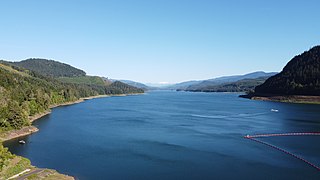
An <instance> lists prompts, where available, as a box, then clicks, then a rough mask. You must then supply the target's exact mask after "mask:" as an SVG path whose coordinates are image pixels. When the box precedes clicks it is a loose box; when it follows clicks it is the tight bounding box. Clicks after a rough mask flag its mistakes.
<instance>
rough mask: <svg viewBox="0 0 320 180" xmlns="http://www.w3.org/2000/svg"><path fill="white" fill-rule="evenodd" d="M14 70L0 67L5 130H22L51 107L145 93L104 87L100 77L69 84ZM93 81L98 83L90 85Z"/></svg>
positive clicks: (117, 84) (0, 118)
mask: <svg viewBox="0 0 320 180" xmlns="http://www.w3.org/2000/svg"><path fill="white" fill-rule="evenodd" d="M13 68H16V67H10V66H6V65H4V64H0V128H1V129H2V130H10V129H19V128H21V127H23V126H26V125H29V120H28V119H29V116H33V115H36V114H39V113H42V112H44V111H46V110H48V109H49V107H50V106H51V105H57V104H62V103H66V102H72V101H76V100H78V99H79V98H83V97H89V96H96V95H104V94H127V93H142V92H143V90H142V89H138V88H135V87H132V86H129V85H127V84H124V83H121V82H114V83H112V84H109V85H105V84H103V80H102V79H101V78H99V77H87V76H85V77H79V78H75V79H77V80H80V81H78V82H76V83H74V82H73V83H69V82H61V81H59V80H57V79H54V78H52V77H48V76H43V75H41V74H37V73H34V72H32V71H27V70H25V69H21V68H16V69H13ZM18 70H19V71H18ZM17 71H18V72H17ZM20 71H21V72H23V74H21V73H20ZM98 78H99V83H98ZM70 79H72V78H70ZM90 80H96V81H93V82H92V83H88V82H89V81H90ZM101 81H102V82H101Z"/></svg>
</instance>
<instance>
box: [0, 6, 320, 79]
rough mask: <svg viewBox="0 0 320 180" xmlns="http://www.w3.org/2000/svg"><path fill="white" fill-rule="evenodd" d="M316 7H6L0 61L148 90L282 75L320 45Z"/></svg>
mask: <svg viewBox="0 0 320 180" xmlns="http://www.w3.org/2000/svg"><path fill="white" fill-rule="evenodd" d="M319 7H320V1H319V0H299V1H298V0H242V1H239V0H233V1H227V0H220V1H215V0H144V1H142V0H101V1H94V0H86V1H85V0H53V1H44V0H28V1H26V0H7V1H1V2H0V17H1V18H0V40H1V43H0V59H6V60H22V59H26V58H30V57H41V58H48V59H54V60H58V61H61V62H65V63H68V64H71V65H73V66H76V67H78V68H81V69H84V70H85V71H86V72H87V73H88V74H90V75H99V76H106V77H110V78H117V79H130V80H136V81H140V82H144V83H146V82H171V83H172V82H180V81H185V80H192V79H208V78H213V77H217V76H223V75H234V74H244V73H248V72H253V71H257V70H264V71H280V70H281V69H282V67H283V66H284V65H285V64H286V63H287V62H288V61H289V60H290V59H291V58H292V57H293V56H294V55H296V54H299V53H301V52H303V51H305V50H308V49H309V48H311V47H312V46H314V45H317V44H320V43H319V38H320V23H319V18H320V11H319Z"/></svg>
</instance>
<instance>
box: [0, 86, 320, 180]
mask: <svg viewBox="0 0 320 180" xmlns="http://www.w3.org/2000/svg"><path fill="white" fill-rule="evenodd" d="M238 95H239V94H236V93H191V92H175V91H151V92H147V93H146V94H143V95H135V96H126V97H108V98H99V99H92V100H87V101H85V102H83V103H80V104H74V105H70V106H63V107H58V108H54V109H53V110H52V113H51V114H50V115H47V116H45V117H43V118H41V119H39V120H38V121H36V122H35V123H34V125H35V126H37V127H38V128H39V129H40V131H39V132H38V133H35V134H32V135H30V136H27V137H24V138H20V139H24V140H25V141H26V144H25V145H20V144H19V143H18V140H11V141H8V142H6V143H5V144H4V145H5V146H6V147H9V149H10V151H11V152H13V153H15V154H18V155H21V156H24V157H27V158H29V159H30V160H31V162H32V164H33V165H35V166H38V167H45V168H51V169H56V170H58V171H59V172H61V173H65V174H68V175H71V176H74V177H76V178H77V179H81V180H82V179H115V180H118V179H119V180H120V179H121V180H123V179H139V180H144V179H146V180H149V179H153V180H157V179H159V180H160V179H161V180H163V179H170V180H171V179H172V180H173V179H183V180H189V179H204V180H205V179H308V180H310V179H320V171H318V170H317V169H315V168H313V167H311V166H310V165H308V164H306V163H305V162H303V161H301V160H298V159H296V158H294V157H292V156H290V155H288V154H285V153H283V152H280V151H277V150H275V149H273V148H270V147H268V146H266V145H263V144H260V143H257V142H254V141H251V140H249V139H245V138H243V136H245V135H247V134H249V135H253V134H264V133H286V132H319V131H320V105H305V104H286V103H277V102H262V101H253V100H248V99H243V98H238ZM271 109H276V110H278V112H275V111H271ZM260 139H261V140H263V141H265V142H268V143H271V144H273V145H276V146H278V147H281V148H283V149H286V150H288V151H290V152H292V153H294V154H296V155H298V156H301V157H303V158H304V159H307V160H308V161H310V162H312V163H314V164H316V165H317V166H320V143H319V142H320V136H290V137H269V138H260Z"/></svg>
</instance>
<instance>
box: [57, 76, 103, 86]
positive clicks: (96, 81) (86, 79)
mask: <svg viewBox="0 0 320 180" xmlns="http://www.w3.org/2000/svg"><path fill="white" fill-rule="evenodd" d="M58 80H60V81H61V82H64V83H75V84H88V85H99V86H104V85H106V83H105V81H104V80H103V79H102V78H101V77H98V76H79V77H60V78H58Z"/></svg>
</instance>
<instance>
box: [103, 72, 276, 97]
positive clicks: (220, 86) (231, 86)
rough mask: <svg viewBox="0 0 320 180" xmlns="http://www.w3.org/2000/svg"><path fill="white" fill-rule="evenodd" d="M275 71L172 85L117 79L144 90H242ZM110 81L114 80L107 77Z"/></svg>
mask: <svg viewBox="0 0 320 180" xmlns="http://www.w3.org/2000/svg"><path fill="white" fill-rule="evenodd" d="M275 74H277V73H275V72H271V73H266V72H263V71H257V72H253V73H249V74H245V75H236V76H223V77H218V78H213V79H208V80H199V81H185V82H181V83H176V84H172V85H162V86H158V87H151V86H148V85H146V84H143V83H139V82H135V81H130V80H119V81H121V82H124V83H126V84H129V85H131V86H134V87H138V88H142V89H144V90H178V91H193V92H243V91H250V90H253V89H254V88H255V87H256V86H257V85H260V84H262V83H263V82H264V81H265V80H266V79H267V78H268V77H270V76H273V75H275ZM108 80H110V81H116V80H113V79H108Z"/></svg>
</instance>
